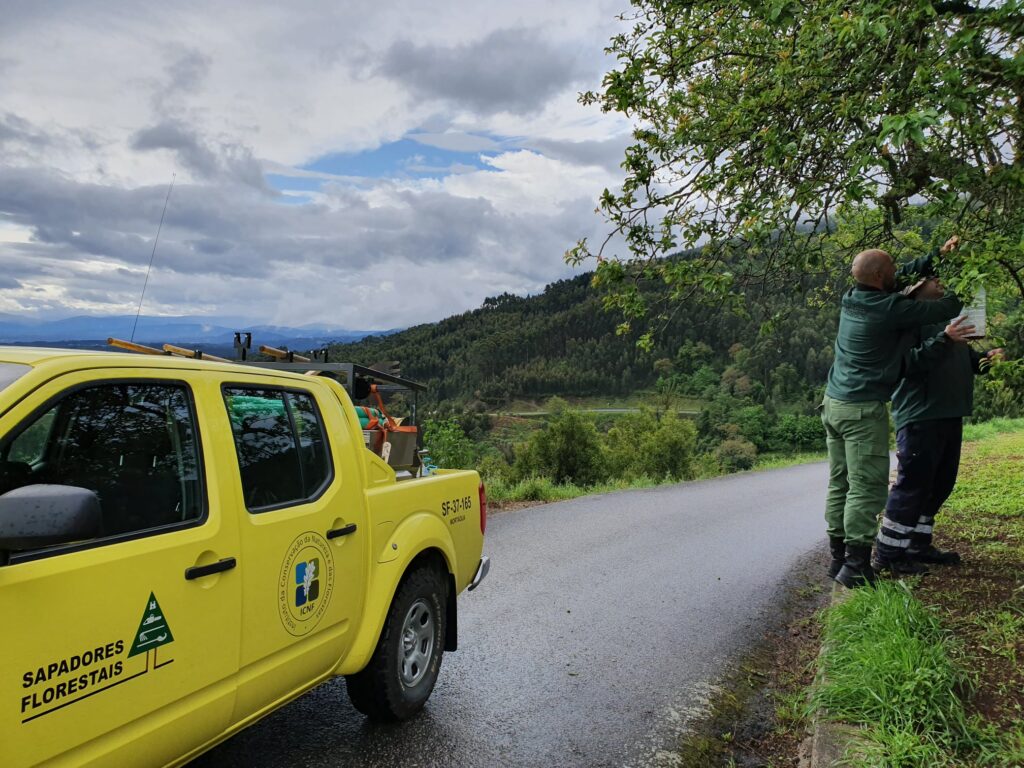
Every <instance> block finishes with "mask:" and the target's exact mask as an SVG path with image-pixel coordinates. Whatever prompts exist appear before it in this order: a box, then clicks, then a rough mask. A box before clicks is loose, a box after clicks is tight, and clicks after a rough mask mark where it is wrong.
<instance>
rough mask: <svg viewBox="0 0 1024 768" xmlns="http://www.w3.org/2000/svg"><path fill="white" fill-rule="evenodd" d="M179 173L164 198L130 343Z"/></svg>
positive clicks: (172, 177)
mask: <svg viewBox="0 0 1024 768" xmlns="http://www.w3.org/2000/svg"><path fill="white" fill-rule="evenodd" d="M177 176H178V174H177V173H172V174H171V183H170V185H169V186H168V187H167V197H165V198H164V209H163V211H161V212H160V223H159V224H158V225H157V228H156V237H155V238H153V252H152V253H151V254H149V267H148V268H147V269H146V280H145V282H143V283H142V295H141V296H139V308H138V310H137V311H136V312H135V322H134V323H132V335H131V337H130V338H129V341H135V329H136V328H138V327H139V315H141V314H142V300H143V299H144V298H146V286H147V285H149V273H150V272H152V271H153V259H154V258H156V244H157V243H159V242H160V230H161V229H163V228H164V216H165V215H166V214H167V203H168V202H170V199H171V190H172V189H174V179H175V178H176V177H177Z"/></svg>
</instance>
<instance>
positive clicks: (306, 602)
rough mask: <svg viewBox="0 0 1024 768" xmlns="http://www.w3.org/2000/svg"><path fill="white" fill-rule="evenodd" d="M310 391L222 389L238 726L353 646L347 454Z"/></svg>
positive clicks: (354, 533)
mask: <svg viewBox="0 0 1024 768" xmlns="http://www.w3.org/2000/svg"><path fill="white" fill-rule="evenodd" d="M319 391H320V390H319V388H318V387H311V388H309V389H305V388H302V387H301V386H290V385H289V386H269V385H267V384H264V383H253V384H245V383H234V382H231V383H225V385H224V387H223V394H224V404H225V408H226V414H227V420H228V421H229V422H230V430H231V434H232V435H233V436H234V441H235V448H236V452H237V457H238V462H237V468H238V476H237V480H236V482H237V483H238V493H239V494H240V497H241V498H242V499H243V501H244V505H245V510H244V511H242V512H240V513H239V514H240V523H239V526H240V527H239V535H240V538H241V544H242V548H243V551H244V552H245V553H246V555H247V558H248V560H247V564H246V565H245V567H243V568H242V569H241V570H242V579H243V587H242V605H243V611H242V647H241V660H240V663H241V674H240V678H239V689H238V699H237V708H236V719H239V720H241V719H244V718H246V717H249V716H251V715H254V714H256V713H258V712H261V711H263V710H265V709H266V708H267V707H268V706H269V705H271V704H272V703H273V702H276V701H279V700H280V699H282V698H283V697H286V696H288V695H290V694H293V693H295V692H296V691H299V690H301V689H303V688H305V687H308V686H309V685H310V684H311V683H312V682H313V681H315V680H317V679H319V678H322V677H324V676H326V675H327V674H328V673H329V672H330V671H331V670H332V669H334V668H335V667H336V666H337V664H338V662H339V661H340V660H341V658H342V657H343V655H344V654H345V652H346V651H347V649H348V647H349V645H350V644H351V641H352V637H353V636H354V634H355V628H356V624H357V623H358V620H359V618H360V614H361V612H362V608H363V600H364V590H365V585H366V574H365V566H366V553H365V546H366V541H367V534H368V531H367V530H366V528H367V526H366V525H365V502H364V500H363V494H362V493H361V492H360V490H359V489H360V487H361V485H360V483H361V481H360V475H359V474H358V468H357V465H356V459H357V456H356V450H355V449H356V448H357V447H359V446H357V445H356V443H355V442H354V441H353V439H352V436H351V435H350V434H349V428H348V425H347V424H346V423H345V420H344V418H343V416H342V413H341V410H340V408H339V407H338V405H337V403H336V402H335V401H333V400H332V399H331V398H330V397H329V396H328V397H325V398H324V399H323V400H322V401H321V400H320V399H319V398H318V396H317V393H318V392H319Z"/></svg>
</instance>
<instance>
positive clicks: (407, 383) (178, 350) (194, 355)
mask: <svg viewBox="0 0 1024 768" xmlns="http://www.w3.org/2000/svg"><path fill="white" fill-rule="evenodd" d="M107 344H109V345H110V346H112V347H117V348H119V349H124V350H128V351H129V352H138V353H141V354H144V355H175V356H178V357H185V358H189V359H192V360H210V361H212V362H217V363H234V364H236V365H247V366H251V367H253V368H268V369H271V370H275V371H293V372H295V373H304V374H306V375H307V376H319V375H327V376H330V377H331V378H333V379H335V380H336V381H337V382H338V383H339V384H341V385H342V386H343V387H345V390H346V391H347V392H348V394H349V397H351V398H352V399H353V400H363V399H365V398H366V397H367V396H368V395H369V394H370V386H369V385H371V384H376V385H377V391H378V392H381V393H395V392H412V393H413V403H412V423H413V424H415V423H416V411H417V406H418V405H419V402H418V400H419V398H418V395H419V393H420V392H426V391H427V386H426V384H422V383H420V382H418V381H413V380H412V379H405V378H402V377H401V376H399V375H398V374H396V373H393V372H387V371H381V370H378V369H376V368H370V367H367V366H365V365H359V364H357V363H329V362H326V358H327V354H326V349H324V350H317V351H314V352H312V353H311V354H312V355H313V357H307V356H306V355H300V354H297V353H295V352H292V351H286V350H283V349H277V348H276V347H268V346H266V345H262V346H260V347H259V351H260V352H262V353H263V354H265V355H269V356H270V357H274V358H276V360H274V361H263V360H252V359H249V357H248V350H249V349H250V347H251V346H252V334H251V333H248V332H241V333H236V334H235V353H236V354H237V355H238V358H239V359H237V360H228V359H227V358H224V357H217V356H216V355H211V354H208V353H204V352H203V351H202V350H199V349H195V350H191V349H186V348H185V347H179V346H176V345H174V344H164V345H163V349H157V348H156V347H148V346H145V345H144V344H136V343H134V342H131V341H125V340H123V339H115V338H108V339H107ZM321 357H322V358H323V360H321V359H320V358H321Z"/></svg>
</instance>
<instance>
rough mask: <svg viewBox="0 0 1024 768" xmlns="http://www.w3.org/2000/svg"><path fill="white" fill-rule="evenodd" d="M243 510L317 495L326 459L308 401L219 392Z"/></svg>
mask: <svg viewBox="0 0 1024 768" xmlns="http://www.w3.org/2000/svg"><path fill="white" fill-rule="evenodd" d="M224 402H225V405H227V410H228V418H229V419H230V420H231V431H232V433H233V434H234V438H235V450H236V452H237V455H238V468H239V472H240V474H241V478H242V492H243V494H244V496H245V505H246V507H247V508H248V509H249V511H251V512H257V511H258V512H263V511H266V510H269V509H277V508H279V507H283V506H291V505H293V504H301V503H303V502H305V501H311V500H312V499H314V498H316V497H317V496H319V495H320V493H321V492H322V491H323V489H324V488H325V487H326V486H327V484H328V483H329V482H330V479H331V459H330V454H329V453H328V449H327V440H326V439H325V437H324V432H323V426H322V423H321V420H320V413H319V411H317V408H316V404H315V402H314V401H313V398H312V396H310V395H309V394H307V393H304V392H296V391H293V390H283V389H262V388H261V389H256V388H249V387H225V388H224Z"/></svg>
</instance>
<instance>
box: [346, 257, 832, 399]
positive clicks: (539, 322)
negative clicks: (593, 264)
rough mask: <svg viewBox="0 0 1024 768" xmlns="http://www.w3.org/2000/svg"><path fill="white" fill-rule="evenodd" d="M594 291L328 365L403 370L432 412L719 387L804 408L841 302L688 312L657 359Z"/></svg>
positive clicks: (799, 297)
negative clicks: (457, 406)
mask: <svg viewBox="0 0 1024 768" xmlns="http://www.w3.org/2000/svg"><path fill="white" fill-rule="evenodd" d="M590 281H591V274H590V273H587V274H581V275H579V276H577V277H574V278H572V279H569V280H562V281H560V282H556V283H553V284H551V285H549V286H548V287H547V289H546V290H545V291H544V292H543V293H542V294H540V295H538V296H531V297H526V298H523V297H518V296H512V295H509V294H503V295H501V296H497V297H494V298H489V299H487V300H485V301H484V304H483V306H482V307H481V308H480V309H476V310H473V311H471V312H466V313H464V314H461V315H456V316H453V317H449V318H447V319H445V320H442V321H440V322H438V323H430V324H425V325H419V326H415V327H413V328H409V329H407V330H405V331H402V332H400V333H396V334H393V335H390V336H386V337H374V338H369V339H366V340H364V341H361V342H358V343H353V344H344V345H336V346H335V347H334V348H333V349H332V356H335V359H346V360H355V361H359V362H365V363H372V362H375V361H378V360H397V361H399V362H400V363H401V368H402V373H403V375H405V376H407V377H409V378H413V379H418V380H420V381H423V382H425V383H427V384H428V385H429V386H430V390H431V396H432V397H433V398H436V399H437V401H439V402H468V401H472V400H481V401H483V402H484V403H486V404H487V405H488V406H491V407H497V406H501V405H502V404H504V403H507V402H509V401H511V400H515V399H542V398H545V397H549V396H553V395H562V396H564V395H572V396H586V395H610V396H622V395H628V394H631V393H634V392H636V391H637V390H641V389H651V388H652V387H654V386H655V385H656V383H657V382H658V380H659V379H660V380H661V382H662V385H663V386H665V385H668V386H671V387H672V388H674V389H675V391H677V392H678V393H679V394H689V395H692V396H697V397H700V396H702V395H703V394H704V390H706V389H708V388H709V387H714V388H715V390H718V389H719V386H720V384H723V385H724V386H725V387H726V389H728V390H730V391H731V392H732V393H733V394H736V395H737V396H741V397H746V396H749V397H751V398H752V399H754V400H757V401H764V400H765V399H767V398H769V397H771V396H772V395H776V396H778V397H781V398H783V399H786V400H789V399H803V398H804V397H806V396H807V394H808V393H809V392H810V391H813V390H815V389H816V388H817V387H819V386H820V385H821V384H822V383H823V381H824V377H825V375H826V373H827V371H828V367H829V365H830V364H831V360H832V336H833V333H834V329H835V323H836V318H837V310H836V302H835V300H834V299H829V300H826V301H820V300H818V299H820V296H821V290H820V289H821V288H822V283H821V281H820V280H818V281H815V280H814V279H812V278H808V279H806V280H805V281H804V283H803V284H801V285H793V286H792V287H791V290H787V291H785V292H784V293H781V294H776V295H767V296H758V297H756V301H755V300H751V301H748V303H747V304H748V306H747V310H748V316H747V317H743V316H738V315H736V314H735V313H733V312H731V311H729V310H726V309H718V308H714V307H707V306H698V305H693V306H681V307H680V308H679V311H678V312H677V313H676V315H675V317H674V319H673V320H672V321H670V322H669V323H668V325H667V326H666V327H664V328H663V329H662V330H661V332H660V333H658V334H657V338H656V344H655V348H654V349H653V350H652V351H651V352H643V351H641V350H640V349H639V348H638V347H637V345H636V337H635V336H630V335H626V336H617V335H616V334H615V328H616V325H617V323H618V322H619V321H620V319H621V318H620V316H619V315H618V314H616V313H613V312H606V311H605V310H604V309H603V307H602V304H601V297H600V295H599V294H598V293H597V292H596V291H595V290H594V289H593V288H592V287H591V285H590ZM648 290H649V292H650V293H656V289H653V288H651V289H648ZM769 321H770V322H769Z"/></svg>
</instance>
